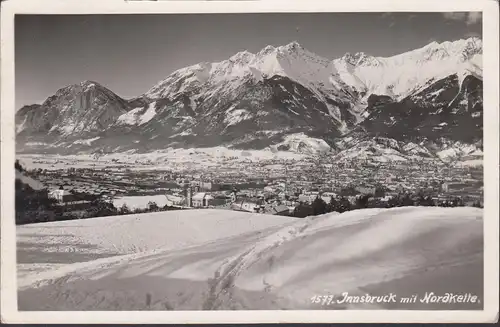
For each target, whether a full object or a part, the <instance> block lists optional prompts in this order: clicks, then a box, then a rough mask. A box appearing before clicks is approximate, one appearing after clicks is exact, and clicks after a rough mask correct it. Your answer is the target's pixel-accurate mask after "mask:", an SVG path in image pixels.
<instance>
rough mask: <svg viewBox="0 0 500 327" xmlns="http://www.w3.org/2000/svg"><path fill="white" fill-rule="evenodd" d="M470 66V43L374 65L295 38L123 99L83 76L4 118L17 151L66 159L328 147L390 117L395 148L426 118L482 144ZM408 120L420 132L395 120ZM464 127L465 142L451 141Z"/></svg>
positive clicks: (477, 82) (474, 47) (437, 46)
mask: <svg viewBox="0 0 500 327" xmlns="http://www.w3.org/2000/svg"><path fill="white" fill-rule="evenodd" d="M481 59H482V41H481V40H480V39H479V38H469V39H465V40H464V39H461V40H457V41H453V42H449V41H446V42H442V43H437V42H433V43H430V44H428V45H426V46H424V47H422V48H419V49H415V50H412V51H408V52H405V53H402V54H399V55H395V56H392V57H386V58H383V57H373V56H370V55H367V54H366V53H364V52H358V53H355V54H350V53H346V54H345V55H344V56H342V57H341V58H338V59H334V60H328V59H326V58H322V57H320V56H318V55H316V54H314V53H312V52H310V51H308V50H307V49H305V48H303V47H302V46H301V45H300V44H299V43H298V42H296V41H294V42H291V43H289V44H286V45H283V46H278V47H275V46H271V45H269V46H266V47H265V48H263V49H261V50H260V51H259V52H258V53H256V54H253V53H251V52H249V51H246V50H244V51H240V52H238V53H236V54H234V55H233V56H231V57H230V58H228V59H226V60H223V61H220V62H216V63H207V62H205V63H198V64H195V65H192V66H188V67H184V68H181V69H179V70H176V71H174V72H173V73H171V74H170V75H169V76H167V77H166V78H165V79H163V80H161V81H159V82H158V83H156V84H155V85H154V86H153V87H151V88H150V89H149V90H147V91H146V92H145V93H143V94H141V95H139V96H137V97H134V98H131V99H124V98H121V97H119V96H118V95H116V94H115V93H113V92H112V91H111V90H109V89H108V88H106V87H104V86H102V85H101V84H99V83H97V82H94V81H83V82H80V83H76V84H72V85H69V86H66V87H63V88H61V89H59V90H58V91H56V93H55V94H54V95H52V96H51V97H49V98H48V99H47V100H46V101H44V103H42V104H41V105H30V106H25V107H23V108H21V109H20V110H19V111H18V112H17V113H16V134H17V139H18V142H17V143H18V146H19V150H20V151H24V152H26V151H28V152H29V151H35V152H37V151H40V150H43V146H42V147H37V148H32V147H30V146H28V145H27V144H31V143H34V140H35V139H38V138H41V141H40V142H39V143H40V144H46V145H49V146H48V148H51V149H53V150H55V149H58V148H61V147H63V146H64V147H68V146H70V148H74V149H73V150H71V151H70V152H78V151H95V150H97V149H101V150H105V151H115V150H119V151H126V150H134V151H139V152H141V151H151V150H155V149H162V148H163V149H164V148H168V147H170V146H174V147H193V146H194V147H196V146H201V147H210V146H214V145H225V146H228V147H242V148H256V149H260V148H268V147H270V146H273V145H279V144H282V143H283V142H285V143H286V142H288V141H286V140H287V139H290V137H292V136H290V135H304V136H305V137H306V138H309V139H310V140H316V139H319V140H323V141H326V143H327V144H329V145H330V146H332V147H333V148H334V147H335V139H338V138H341V137H342V136H345V135H347V134H349V133H350V132H352V131H354V130H359V131H364V133H365V134H366V135H372V136H377V135H378V134H377V128H378V129H379V130H380V126H389V125H390V124H388V123H387V122H388V120H391V118H390V117H393V118H392V119H396V120H397V119H400V122H398V124H394V126H395V127H392V125H391V129H392V132H391V133H389V135H385V136H388V137H392V138H395V139H399V140H401V141H412V142H413V141H415V140H413V139H411V138H406V136H402V134H401V132H396V130H401V129H404V128H410V127H411V128H423V127H425V128H427V129H431V130H432V128H434V127H436V126H434V125H432V124H434V123H436V124H435V125H439V124H443V123H446V124H447V125H448V124H449V123H450V122H451V124H450V125H453V126H454V128H452V129H450V131H449V132H448V134H447V135H446V137H447V138H449V139H451V140H455V139H456V140H457V141H461V142H472V143H477V142H478V140H479V139H481V138H482V122H481V123H479V120H480V119H482V68H481V67H482V62H481ZM431 90H432V92H434V93H432V92H431ZM437 94H442V95H441V96H440V97H439V96H438V95H437ZM380 101H382V102H384V103H383V104H382V105H381V104H380V103H378V102H380ZM433 102H435V103H436V105H435V106H434V107H435V108H434V109H433V110H434V111H431V110H430V109H429V106H430V107H432V106H433V105H432V103H433ZM374 103H375V105H374ZM438 107H439V108H438ZM391 108H392V109H391ZM397 108H404V110H398V109H397ZM469 109H471V110H472V111H471V112H470V113H469ZM439 110H441V112H440V113H439V114H436V113H437V112H438V111H439ZM442 111H445V112H446V114H444V113H442ZM387 113H392V114H393V116H388V115H387ZM409 113H411V114H409ZM412 115H413V116H415V115H416V116H418V117H420V118H419V119H420V121H421V122H422V124H423V125H422V124H421V125H422V126H423V127H422V126H420V125H418V126H417V125H415V126H413V125H411V124H410V125H411V126H410V125H407V124H406V123H405V122H406V121H407V120H408V117H410V116H411V117H413V116H412ZM469 116H471V117H469ZM436 117H437V119H436ZM456 117H460V118H459V119H458V118H456ZM468 120H471V121H474V124H472V125H471V124H470V123H469V122H468ZM426 121H430V122H432V123H428V122H427V123H426ZM405 124H406V125H405ZM424 125H425V126H424ZM427 125H428V126H427ZM431 125H432V126H431ZM465 125H467V126H468V127H469V130H470V135H469V136H467V137H464V138H463V137H459V136H458V134H459V132H457V131H460V129H461V128H462V126H465ZM479 125H480V126H479ZM442 126H444V125H442ZM384 128H385V127H384ZM470 128H472V129H470ZM398 133H399V134H398ZM457 133H458V134H457ZM379 134H380V133H379ZM403 134H404V133H403ZM416 134H417V136H418V133H416ZM287 135H288V136H290V137H288V136H287ZM378 136H380V135H378ZM287 137H288V138H287ZM301 137H302V136H301ZM301 137H299V138H298V139H300V138H301ZM429 137H430V138H431V139H438V138H439V131H438V130H434V133H427V134H425V136H424V138H429ZM292 139H294V140H297V137H292ZM82 140H87V141H82ZM88 140H92V141H88ZM75 142H77V143H76V144H75ZM294 142H295V141H294ZM306 143H314V144H322V143H321V142H320V141H310V142H306ZM76 145H77V146H76ZM321 147H322V148H323V149H324V148H325V147H324V146H323V145H322V146H321ZM285 148H286V147H285ZM292 148H301V147H300V146H298V147H297V146H292ZM45 150H47V147H45Z"/></svg>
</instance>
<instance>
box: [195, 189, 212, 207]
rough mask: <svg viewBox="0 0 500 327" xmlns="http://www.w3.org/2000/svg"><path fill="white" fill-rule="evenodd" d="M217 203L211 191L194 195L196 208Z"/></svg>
mask: <svg viewBox="0 0 500 327" xmlns="http://www.w3.org/2000/svg"><path fill="white" fill-rule="evenodd" d="M213 205H215V202H214V197H213V196H212V195H210V194H209V193H205V192H199V193H196V194H195V195H193V197H192V206H193V207H194V208H206V207H210V206H213Z"/></svg>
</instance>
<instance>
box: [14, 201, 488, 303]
mask: <svg viewBox="0 0 500 327" xmlns="http://www.w3.org/2000/svg"><path fill="white" fill-rule="evenodd" d="M482 217H483V211H482V210H481V209H476V208H435V207H433V208H422V207H404V208H394V209H364V210H355V211H351V212H348V213H343V214H327V215H324V216H317V217H310V218H305V219H296V220H294V219H292V218H285V217H276V216H265V215H251V214H244V213H235V212H230V211H217V210H205V211H197V210H193V211H191V210H188V211H180V212H167V213H157V214H144V215H131V216H126V217H123V216H122V217H110V218H96V219H91V220H87V221H78V222H74V221H71V222H56V223H44V224H38V225H31V226H29V228H28V227H18V229H17V234H18V238H19V239H18V247H19V248H18V251H21V255H20V254H19V252H18V257H19V258H21V260H22V258H24V261H20V265H19V267H20V268H22V269H21V270H20V272H19V280H18V286H19V308H20V309H21V310H54V309H57V310H199V309H205V310H220V309H268V310H269V309H390V308H392V309H403V308H406V309H412V310H418V309H420V310H422V309H427V310H438V309H464V308H468V309H473V308H475V309H480V308H481V307H482V296H483V218H482ZM236 221H238V223H236ZM37 235H38V236H40V235H45V236H43V237H42V236H40V237H37ZM61 244H63V245H64V244H66V246H62V247H57V246H56V245H61ZM70 249H73V250H72V251H77V252H68V251H71V250H70ZM22 251H26V252H24V253H23V252H22ZM35 252H36V253H38V255H36V256H35V255H33V253H35ZM77 253H79V255H77ZM84 253H87V255H88V254H89V253H94V258H93V259H92V258H90V257H85V256H84V255H83V254H84ZM97 254H100V256H98V255H97ZM79 258H80V259H79ZM78 261H79V262H78ZM54 263H58V264H54ZM47 264H49V265H48V266H47ZM37 269H38V271H37ZM30 270H31V272H30ZM430 291H432V292H434V293H437V294H441V295H444V293H446V292H452V293H455V294H457V293H468V292H470V293H472V294H473V295H476V296H477V297H478V299H479V302H476V303H468V304H463V303H462V304H456V303H455V304H436V303H425V302H420V301H418V302H417V303H414V304H404V303H392V302H391V303H369V304H367V303H345V302H343V301H342V300H341V299H342V296H341V294H342V293H344V292H348V293H349V295H353V296H361V295H364V294H366V293H368V294H371V295H373V296H377V295H386V294H389V293H390V292H393V293H395V294H397V296H398V297H403V296H411V295H413V294H418V295H419V296H421V297H423V296H424V295H425V292H430ZM329 294H332V295H336V296H337V297H336V298H335V300H334V301H332V303H331V304H330V305H324V304H323V305H320V304H314V303H312V301H311V298H312V296H314V295H329ZM339 296H340V297H339Z"/></svg>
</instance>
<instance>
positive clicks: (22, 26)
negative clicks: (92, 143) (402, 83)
mask: <svg viewBox="0 0 500 327" xmlns="http://www.w3.org/2000/svg"><path fill="white" fill-rule="evenodd" d="M481 23H482V21H481V15H480V14H477V13H446V14H442V13H397V14H391V13H322V14H218V15H213V14H211V15H203V14H197V15H88V16H83V15H78V16H72V15H64V16H63V15H59V16H58V15H21V16H19V15H18V16H16V20H15V45H16V48H15V50H16V64H15V65H16V106H17V108H20V107H21V106H23V105H26V104H33V103H41V102H43V101H44V100H45V99H46V98H47V97H48V96H50V95H52V94H54V93H55V91H57V90H58V89H59V88H61V87H64V86H67V85H69V84H73V83H78V82H80V81H83V80H94V81H96V82H99V83H101V84H102V85H104V86H106V87H108V88H110V89H111V90H112V91H114V92H115V93H117V94H118V95H120V96H122V97H125V98H129V97H134V96H137V95H140V94H142V93H144V92H145V91H147V90H148V89H149V88H150V87H152V86H153V85H154V84H156V83H157V82H158V81H160V80H162V79H164V78H165V77H166V76H168V75H169V74H170V73H171V72H173V71H175V70H176V69H179V68H182V67H185V66H189V65H193V64H196V63H198V62H202V61H209V62H214V61H221V60H224V59H227V58H229V57H230V56H231V55H233V54H235V53H236V52H238V51H242V50H248V51H250V52H253V53H255V52H258V51H259V50H260V49H262V48H264V47H265V46H266V45H268V44H272V45H275V46H278V45H283V44H287V43H289V42H291V41H294V40H296V41H298V42H299V43H300V44H301V45H302V46H304V47H305V48H307V49H308V50H310V51H312V52H315V53H317V54H318V55H321V56H323V57H326V58H329V59H335V58H338V57H341V56H342V55H344V54H345V53H346V52H358V51H363V52H366V53H368V54H371V55H374V56H391V55H394V54H398V53H401V52H404V51H407V50H411V49H415V48H419V47H422V46H424V45H426V44H427V43H429V42H431V41H434V40H436V41H438V42H439V41H447V40H449V41H453V40H457V39H460V38H465V37H469V36H481Z"/></svg>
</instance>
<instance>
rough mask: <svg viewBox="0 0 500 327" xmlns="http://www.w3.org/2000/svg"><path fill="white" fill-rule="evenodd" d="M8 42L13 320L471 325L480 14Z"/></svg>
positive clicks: (105, 31) (161, 28) (57, 28)
mask: <svg viewBox="0 0 500 327" xmlns="http://www.w3.org/2000/svg"><path fill="white" fill-rule="evenodd" d="M497 7H498V4H497ZM13 27H14V34H13V45H12V47H13V51H12V53H13V56H14V58H13V60H14V62H15V63H14V67H13V69H12V71H13V72H14V75H15V76H14V79H13V81H12V82H11V83H12V89H13V90H14V89H15V92H14V93H12V94H10V96H11V97H12V101H11V102H9V103H12V104H14V106H15V108H9V107H4V106H2V114H3V112H4V111H7V110H11V111H12V112H11V113H10V115H11V117H12V121H13V126H12V134H13V135H12V149H13V150H12V156H14V157H13V158H12V160H11V161H8V165H11V166H12V167H11V171H12V172H13V173H12V174H13V177H12V178H11V180H6V179H5V178H4V176H2V184H3V185H2V206H3V205H4V200H5V199H4V198H3V197H4V195H5V194H6V192H5V190H6V189H5V188H4V184H6V183H10V186H9V187H10V190H12V191H10V192H9V193H10V195H9V196H10V199H12V201H11V203H9V205H12V207H13V208H12V214H11V215H10V216H5V215H4V212H3V213H2V229H4V231H5V226H4V224H12V229H10V230H11V231H12V233H11V234H12V235H11V237H15V241H13V242H15V251H14V250H12V252H14V253H13V254H15V259H13V260H14V261H15V276H16V277H15V279H16V283H15V288H16V289H15V292H16V299H13V300H12V301H15V302H17V310H18V312H19V314H23V312H24V313H29V312H35V311H36V312H45V311H46V312H49V311H50V312H51V313H54V312H60V311H71V312H73V311H80V312H84V311H95V312H97V311H145V312H148V311H155V312H159V311H164V312H172V311H190V312H191V311H210V310H217V311H234V310H240V311H248V310H254V312H255V314H258V312H259V311H267V310H280V311H290V310H291V311H293V310H315V313H314V314H312V315H311V313H309V314H308V315H309V316H314V315H315V314H316V312H324V311H329V312H332V311H333V312H344V311H350V310H366V311H368V312H373V311H387V310H405V311H415V312H418V311H421V310H425V311H431V312H432V311H446V310H449V311H451V312H450V313H449V314H450V315H451V316H453V312H457V314H458V313H461V312H462V311H470V312H478V313H480V312H482V311H484V310H486V306H485V303H486V302H487V301H488V299H487V295H486V293H485V292H486V289H487V288H488V286H487V285H486V281H485V261H487V258H486V257H485V246H486V243H485V233H486V231H485V225H486V222H485V221H486V220H488V219H492V220H494V219H497V220H498V215H496V217H495V212H494V211H493V216H492V215H491V214H490V215H486V212H487V208H486V207H487V205H488V202H487V201H485V190H486V185H485V184H486V183H488V181H487V179H488V178H489V177H488V175H490V174H489V173H488V174H487V173H486V171H485V168H484V167H485V159H484V158H486V156H488V155H489V151H490V150H489V148H488V147H487V146H486V144H490V145H491V141H490V143H487V142H485V132H484V131H483V123H484V124H485V126H486V125H487V124H488V123H487V120H486V119H485V115H483V113H484V112H485V111H486V110H484V111H483V100H485V98H486V97H487V94H486V92H485V91H484V90H485V89H486V82H485V86H484V89H483V71H484V72H485V74H486V71H487V70H488V67H487V66H486V64H485V62H484V60H483V40H484V35H483V34H484V32H485V28H484V26H483V12H482V11H446V12H433V11H428V12H422V11H407V12H401V11H395V12H391V11H373V12H366V11H365V12H356V11H351V12H333V11H332V12H254V13H252V12H236V13H230V12H229V13H227V12H220V13H213V12H212V13H202V12H200V13H190V12H188V13H148V14H134V13H130V14H98V13H95V14H73V13H72V14H60V13H59V14H46V13H45V14H36V13H30V14H27V13H22V14H16V15H14V17H13ZM2 32H3V31H2ZM2 42H3V38H2ZM488 46H490V47H491V46H492V45H488ZM496 47H498V43H497V45H496ZM485 49H488V48H487V46H486V41H485ZM489 49H492V48H489ZM485 51H486V50H485ZM496 51H497V50H496ZM2 55H3V54H2ZM496 64H497V65H498V63H496ZM493 68H495V66H493ZM4 80H5V77H4V76H2V83H4ZM14 81H15V82H14ZM496 92H498V90H496ZM5 95H6V93H5V88H4V89H3V90H2V97H4V96H5ZM496 96H498V94H497V95H496ZM2 100H3V99H2ZM493 105H494V106H496V107H491V108H488V110H496V111H498V104H493ZM484 109H486V105H484ZM496 115H498V114H496ZM492 117H495V116H492ZM496 117H498V116H496ZM495 124H496V128H497V129H498V122H496V123H495ZM495 124H493V126H495ZM14 125H15V126H14ZM4 126H5V125H2V129H3V128H4ZM491 126H492V124H491V123H490V124H489V127H490V128H491ZM485 128H486V127H485ZM497 132H498V131H493V135H495V133H497ZM9 135H10V134H9ZM4 140H5V139H4V137H2V143H3V144H2V145H4V142H5V141H4ZM494 142H498V140H497V141H494ZM497 150H498V149H497ZM497 150H493V151H497ZM491 153H492V154H494V152H491ZM490 160H493V159H492V158H490ZM494 160H498V158H496V159H494ZM4 164H5V163H4V153H2V166H4ZM493 166H495V165H493ZM3 169H10V168H4V167H2V170H3ZM491 176H493V181H494V179H495V178H496V183H498V171H497V172H493V173H492V175H491ZM495 176H496V177H495ZM489 182H491V180H490V181H489ZM5 187H6V186H5ZM490 190H491V188H490ZM493 191H495V189H493ZM492 195H493V196H495V195H494V194H492ZM497 200H498V197H497ZM9 201H10V200H9ZM5 202H7V201H5ZM496 205H498V203H497V204H496ZM497 208H498V207H497ZM492 209H493V210H494V208H492ZM490 213H491V212H490ZM497 214H498V213H497ZM7 220H9V222H8V223H7V222H6V221H7ZM14 234H15V235H14ZM2 236H4V234H3V233H2ZM496 237H498V235H497V236H496ZM2 241H3V240H2ZM489 241H491V242H498V239H495V240H493V239H491V238H490V239H489ZM12 244H13V243H12ZM3 247H4V245H2V248H3ZM2 261H3V259H2ZM2 266H3V262H2ZM496 269H497V271H496V273H497V274H498V267H496ZM497 277H498V275H497ZM2 284H4V282H3V283H2ZM495 285H498V284H495ZM492 286H494V285H493V284H492ZM496 291H498V290H496ZM496 301H497V300H496ZM496 305H497V307H496V310H498V302H496ZM490 308H491V307H490ZM497 312H498V311H497ZM92 314H93V313H89V315H92Z"/></svg>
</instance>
